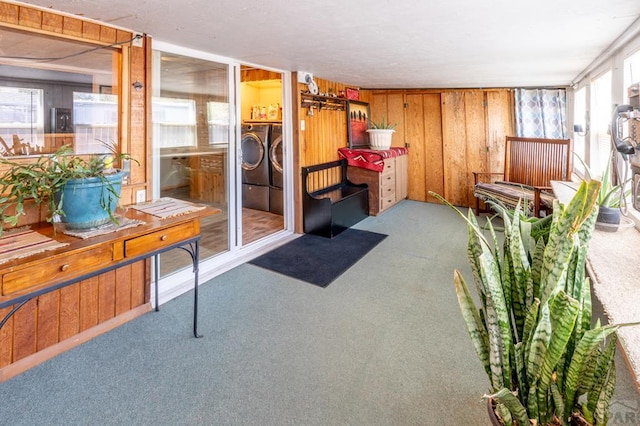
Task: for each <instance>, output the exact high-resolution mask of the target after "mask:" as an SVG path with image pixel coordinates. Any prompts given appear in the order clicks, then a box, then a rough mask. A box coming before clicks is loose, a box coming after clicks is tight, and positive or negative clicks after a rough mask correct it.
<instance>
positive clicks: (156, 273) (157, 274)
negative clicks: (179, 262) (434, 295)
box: [153, 254, 160, 312]
mask: <svg viewBox="0 0 640 426" xmlns="http://www.w3.org/2000/svg"><path fill="white" fill-rule="evenodd" d="M158 260H159V259H158V255H157V254H156V255H155V256H153V272H154V274H153V275H154V277H153V278H154V281H155V284H156V286H155V287H156V288H155V293H156V312H158V311H159V310H160V305H159V304H158V279H160V262H158Z"/></svg>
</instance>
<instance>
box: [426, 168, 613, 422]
mask: <svg viewBox="0 0 640 426" xmlns="http://www.w3.org/2000/svg"><path fill="white" fill-rule="evenodd" d="M599 190H600V182H599V181H595V180H592V181H590V182H582V184H581V186H580V188H579V189H578V191H577V193H576V194H575V196H574V197H573V199H572V200H571V201H570V202H569V203H568V204H567V205H566V206H564V205H562V204H561V203H560V202H559V201H558V200H555V203H554V208H553V215H552V216H551V219H547V218H545V219H534V220H533V221H526V222H525V221H522V220H521V210H520V206H519V205H518V206H517V208H516V210H515V212H511V213H509V212H507V211H506V210H502V214H501V216H502V219H503V221H504V241H503V244H502V250H501V249H500V244H499V243H498V238H497V235H496V233H495V231H494V229H493V226H492V224H491V221H489V222H488V226H487V229H488V234H489V238H487V237H485V233H484V232H483V231H482V229H481V228H480V227H479V226H478V222H477V221H476V219H475V216H474V215H473V213H472V212H471V210H469V214H468V216H465V215H464V214H462V213H461V212H460V211H459V210H457V209H456V208H455V207H453V206H452V205H451V204H449V203H448V202H447V201H446V200H444V199H443V198H442V197H440V196H439V195H437V194H433V193H432V195H434V196H436V197H437V198H439V199H440V200H441V201H443V202H445V203H446V204H448V205H449V206H450V207H452V208H453V209H454V210H456V211H457V212H458V213H459V214H460V215H461V216H462V217H463V218H464V219H465V220H466V222H467V226H468V232H469V241H468V248H467V254H468V259H469V261H470V264H471V270H472V272H473V279H474V282H475V287H476V290H477V292H478V299H477V300H478V302H479V305H478V306H476V302H475V301H474V299H473V297H472V296H471V292H470V291H469V287H468V285H467V282H466V280H465V279H464V277H463V276H462V274H461V273H460V272H459V271H457V270H456V271H455V273H454V285H455V290H456V294H457V296H458V302H459V305H460V308H461V311H462V314H463V318H464V322H465V324H466V326H467V329H468V331H469V334H470V336H471V340H472V342H473V345H474V348H475V350H476V352H477V354H478V357H479V358H480V360H481V362H482V365H483V367H484V369H485V371H486V373H487V375H488V376H489V380H490V382H491V393H490V394H489V395H485V397H486V398H488V399H490V401H492V403H493V404H495V413H496V414H497V415H498V417H499V418H500V419H501V421H502V423H503V424H505V425H512V424H513V425H520V426H525V425H526V426H529V425H534V424H535V425H568V424H576V425H579V424H582V425H589V424H590V425H603V424H606V423H607V416H608V406H609V403H610V400H611V397H612V394H613V390H614V386H615V364H614V354H615V345H616V330H617V329H618V327H619V326H620V325H604V326H603V325H600V322H599V321H598V322H596V323H595V325H594V326H592V324H593V323H592V313H591V285H590V281H589V278H588V277H587V276H586V275H585V262H586V254H587V248H588V244H589V240H590V238H591V235H592V232H593V229H594V224H595V219H596V214H597V213H596V212H597V208H595V206H596V200H597V196H598V193H599ZM540 230H542V233H540V232H539V231H540ZM534 231H536V232H538V236H537V238H535V237H533V236H532V235H534Z"/></svg>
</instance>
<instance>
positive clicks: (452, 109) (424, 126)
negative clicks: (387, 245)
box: [370, 89, 514, 206]
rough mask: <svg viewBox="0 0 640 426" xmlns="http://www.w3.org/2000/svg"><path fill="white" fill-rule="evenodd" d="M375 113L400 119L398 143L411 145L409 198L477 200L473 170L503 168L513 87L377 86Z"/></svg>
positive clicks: (467, 203) (376, 117) (510, 130)
mask: <svg viewBox="0 0 640 426" xmlns="http://www.w3.org/2000/svg"><path fill="white" fill-rule="evenodd" d="M370 96H371V99H372V101H371V116H372V117H373V118H374V120H379V119H380V118H381V117H382V115H384V116H385V117H386V118H388V119H389V120H390V121H391V122H397V123H398V127H397V128H396V133H395V134H394V139H393V145H394V146H408V147H409V166H408V168H409V170H408V174H409V199H412V200H418V201H429V202H437V200H436V199H435V198H434V197H432V196H430V195H429V191H433V192H435V193H438V194H440V195H443V196H444V197H445V198H446V199H447V200H449V201H450V202H451V203H453V204H455V205H458V206H472V205H474V204H475V198H474V196H473V172H475V171H477V172H487V171H491V172H502V171H503V170H504V143H505V137H506V136H508V135H512V134H513V129H514V121H513V120H514V118H513V93H512V91H511V90H510V89H460V90H454V89H446V90H445V89H440V90H436V89H434V90H379V91H378V90H374V91H372V92H371V95H370Z"/></svg>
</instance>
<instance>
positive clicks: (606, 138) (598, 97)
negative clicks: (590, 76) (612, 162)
mask: <svg viewBox="0 0 640 426" xmlns="http://www.w3.org/2000/svg"><path fill="white" fill-rule="evenodd" d="M611 114H612V104H611V71H610V70H609V71H607V72H606V73H604V74H603V75H601V76H600V77H598V78H597V79H595V80H594V81H592V82H591V133H590V135H591V149H590V151H591V152H590V154H591V155H590V156H589V159H588V164H589V168H590V169H591V172H592V173H593V177H598V176H602V173H603V172H604V169H605V167H606V165H607V160H608V159H609V152H610V151H611V134H610V128H611Z"/></svg>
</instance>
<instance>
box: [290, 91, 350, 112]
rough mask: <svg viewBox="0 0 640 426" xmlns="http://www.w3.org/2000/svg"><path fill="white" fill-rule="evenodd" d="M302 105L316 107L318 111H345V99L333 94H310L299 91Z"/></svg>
mask: <svg viewBox="0 0 640 426" xmlns="http://www.w3.org/2000/svg"><path fill="white" fill-rule="evenodd" d="M300 98H301V99H302V107H303V108H310V107H315V108H318V111H321V110H329V111H345V110H346V109H347V99H345V98H336V97H333V96H323V95H312V94H311V93H301V94H300Z"/></svg>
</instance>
